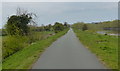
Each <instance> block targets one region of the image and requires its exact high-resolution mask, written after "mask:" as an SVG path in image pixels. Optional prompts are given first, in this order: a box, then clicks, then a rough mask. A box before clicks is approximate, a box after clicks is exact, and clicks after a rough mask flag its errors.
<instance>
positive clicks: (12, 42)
mask: <svg viewBox="0 0 120 71" xmlns="http://www.w3.org/2000/svg"><path fill="white" fill-rule="evenodd" d="M27 41H28V38H27V37H26V36H24V37H23V36H5V37H4V38H3V46H2V49H3V58H6V57H8V56H10V55H12V54H13V53H15V52H17V51H19V50H21V49H22V48H24V47H25V46H26V45H27V44H26V43H27Z"/></svg>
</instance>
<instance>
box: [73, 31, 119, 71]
mask: <svg viewBox="0 0 120 71" xmlns="http://www.w3.org/2000/svg"><path fill="white" fill-rule="evenodd" d="M74 32H75V33H76V35H77V37H78V38H79V40H80V41H81V42H82V43H83V44H84V45H85V46H86V47H88V49H90V50H91V52H93V53H95V54H96V55H97V56H98V58H99V59H100V60H101V61H102V62H103V63H104V64H105V66H106V67H108V68H110V69H118V37H116V36H109V35H100V34H95V33H91V32H90V31H81V30H78V29H74Z"/></svg>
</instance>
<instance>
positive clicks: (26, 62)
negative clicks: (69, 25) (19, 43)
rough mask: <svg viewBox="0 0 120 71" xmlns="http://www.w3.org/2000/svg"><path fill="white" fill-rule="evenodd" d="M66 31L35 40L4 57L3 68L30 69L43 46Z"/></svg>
mask: <svg viewBox="0 0 120 71" xmlns="http://www.w3.org/2000/svg"><path fill="white" fill-rule="evenodd" d="M67 31H68V30H65V31H62V32H59V33H57V34H56V35H53V36H51V37H48V38H46V39H45V40H40V41H37V42H35V43H34V44H32V45H30V46H28V47H26V48H24V49H22V50H20V51H18V52H17V53H15V54H13V55H12V56H10V57H8V58H6V59H5V60H4V62H3V69H30V68H31V65H32V64H33V63H34V62H35V61H36V60H37V59H38V58H39V56H40V54H41V53H42V52H43V51H44V50H45V48H46V47H48V46H50V45H51V44H52V42H54V41H55V40H57V38H59V37H61V36H62V35H64V34H65V33H66V32H67Z"/></svg>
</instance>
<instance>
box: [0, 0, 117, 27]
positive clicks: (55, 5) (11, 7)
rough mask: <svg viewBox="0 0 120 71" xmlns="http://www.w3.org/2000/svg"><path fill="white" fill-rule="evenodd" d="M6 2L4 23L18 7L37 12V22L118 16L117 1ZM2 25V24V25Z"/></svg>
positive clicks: (115, 17)
mask: <svg viewBox="0 0 120 71" xmlns="http://www.w3.org/2000/svg"><path fill="white" fill-rule="evenodd" d="M5 1H6V2H3V3H2V24H3V25H4V24H5V23H6V20H7V17H8V16H10V15H13V14H16V9H17V8H18V7H20V8H21V9H24V10H27V11H28V12H32V13H35V14H37V16H38V17H37V18H36V22H37V24H38V25H41V24H45V25H47V24H53V23H54V22H56V21H57V22H62V23H63V22H65V21H66V22H68V23H70V24H73V23H75V22H99V21H108V20H115V19H117V18H118V15H117V13H118V12H117V10H118V6H117V5H118V3H117V2H7V0H5ZM1 26H2V25H0V27H1Z"/></svg>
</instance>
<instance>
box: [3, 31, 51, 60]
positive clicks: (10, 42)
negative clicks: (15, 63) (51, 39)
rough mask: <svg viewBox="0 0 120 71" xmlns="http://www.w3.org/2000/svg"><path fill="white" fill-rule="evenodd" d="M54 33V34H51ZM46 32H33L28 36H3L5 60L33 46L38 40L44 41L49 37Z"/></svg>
mask: <svg viewBox="0 0 120 71" xmlns="http://www.w3.org/2000/svg"><path fill="white" fill-rule="evenodd" d="M49 33H52V32H49ZM49 33H46V32H32V33H30V35H28V36H3V40H2V41H3V43H2V44H3V46H2V50H3V53H2V55H3V59H5V58H7V57H9V56H11V55H12V54H14V53H16V52H17V51H19V50H21V49H23V48H25V47H27V46H28V45H31V44H33V43H34V42H36V41H38V40H43V39H45V38H46V37H47V35H49Z"/></svg>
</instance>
